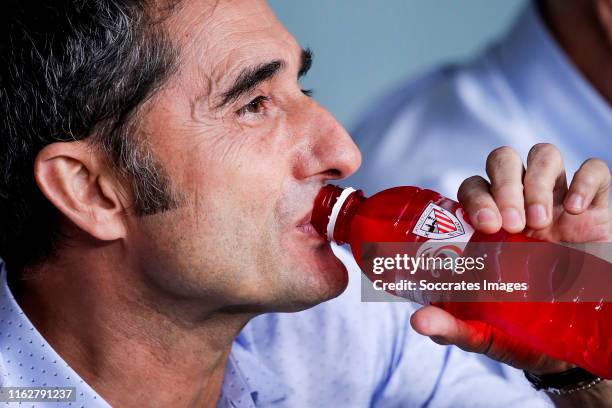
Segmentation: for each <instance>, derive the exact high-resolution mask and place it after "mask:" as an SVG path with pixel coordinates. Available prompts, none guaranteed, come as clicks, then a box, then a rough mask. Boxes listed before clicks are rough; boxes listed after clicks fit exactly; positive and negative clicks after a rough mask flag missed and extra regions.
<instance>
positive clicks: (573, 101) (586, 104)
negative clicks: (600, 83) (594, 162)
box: [491, 1, 612, 151]
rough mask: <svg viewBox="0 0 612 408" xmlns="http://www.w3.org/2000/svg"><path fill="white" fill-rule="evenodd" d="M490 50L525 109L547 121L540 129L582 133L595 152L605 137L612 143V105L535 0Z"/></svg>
mask: <svg viewBox="0 0 612 408" xmlns="http://www.w3.org/2000/svg"><path fill="white" fill-rule="evenodd" d="M491 55H492V57H493V58H494V59H495V60H496V61H497V64H498V65H499V68H500V69H501V70H502V72H503V73H504V77H505V79H506V80H507V81H508V83H509V86H510V88H511V89H512V92H514V93H515V94H516V97H517V100H519V101H520V103H521V104H522V105H523V109H524V111H525V113H526V114H527V115H529V116H531V117H537V118H538V122H539V123H542V124H544V126H543V128H542V129H538V130H540V131H543V132H547V131H550V132H554V133H555V134H560V135H569V136H572V138H573V139H575V140H577V139H578V138H579V139H580V142H581V143H588V144H590V146H589V148H592V149H595V151H599V149H601V148H602V147H605V146H601V143H602V140H607V141H608V143H611V144H612V138H610V134H611V131H612V109H611V108H610V106H609V105H608V103H607V102H606V101H605V99H603V97H602V96H601V95H600V94H599V93H598V92H597V91H596V90H595V89H594V88H593V87H592V86H591V84H590V83H589V82H588V81H587V80H586V79H585V78H584V77H583V76H582V74H581V73H580V72H579V71H578V70H577V68H576V67H575V66H574V65H573V63H572V61H571V60H570V59H569V58H568V57H567V56H566V54H565V53H564V52H563V50H562V49H561V48H560V47H559V45H558V44H557V43H556V41H555V39H554V38H553V36H552V35H551V33H550V32H549V31H548V28H547V27H546V25H545V23H544V21H543V20H542V17H541V16H540V14H539V11H538V6H537V2H536V1H531V2H530V3H529V4H528V6H527V7H526V8H525V10H523V12H522V14H521V15H520V17H519V18H518V19H517V21H516V22H515V23H514V25H513V26H512V28H511V29H510V30H509V32H508V34H507V35H506V37H505V38H504V39H503V40H502V41H501V42H500V43H499V44H498V45H496V46H495V47H493V49H492V53H491ZM545 136H547V135H546V134H544V135H542V137H545Z"/></svg>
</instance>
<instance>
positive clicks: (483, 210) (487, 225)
mask: <svg viewBox="0 0 612 408" xmlns="http://www.w3.org/2000/svg"><path fill="white" fill-rule="evenodd" d="M457 197H458V198H459V203H460V204H461V206H462V207H463V209H464V210H465V211H466V212H467V213H468V216H469V217H470V221H471V223H472V225H473V226H474V228H476V229H477V230H479V231H482V232H484V233H486V234H493V233H495V232H497V231H499V229H500V228H501V225H502V224H501V215H500V214H499V211H498V209H497V205H496V204H495V201H494V200H493V196H491V193H490V192H489V183H488V182H487V181H486V180H485V179H483V178H482V177H480V176H473V177H470V178H467V179H465V180H464V181H463V183H461V186H460V187H459V192H458V193H457Z"/></svg>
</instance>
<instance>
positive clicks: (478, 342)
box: [410, 306, 495, 354]
mask: <svg viewBox="0 0 612 408" xmlns="http://www.w3.org/2000/svg"><path fill="white" fill-rule="evenodd" d="M410 324H411V325H412V328H413V329H414V330H415V331H416V332H417V333H419V334H422V335H424V336H428V337H431V339H432V340H433V341H435V342H436V343H438V344H454V345H456V346H458V347H459V348H461V349H463V350H465V351H471V352H475V353H484V354H487V353H488V352H489V351H490V349H491V347H492V345H493V342H494V337H495V336H494V335H493V329H492V327H491V326H490V325H488V324H486V323H482V322H476V321H470V322H464V321H463V320H459V319H457V318H455V317H454V316H453V315H451V314H450V313H448V312H446V311H444V310H442V309H440V308H439V307H436V306H425V307H422V308H420V309H419V310H417V311H416V312H415V313H413V314H412V316H411V317H410Z"/></svg>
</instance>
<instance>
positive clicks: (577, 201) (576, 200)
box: [567, 193, 583, 210]
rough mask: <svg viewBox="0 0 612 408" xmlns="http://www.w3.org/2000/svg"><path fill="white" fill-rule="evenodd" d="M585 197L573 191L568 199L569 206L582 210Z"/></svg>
mask: <svg viewBox="0 0 612 408" xmlns="http://www.w3.org/2000/svg"><path fill="white" fill-rule="evenodd" d="M582 203H583V199H582V196H581V195H580V194H577V193H572V195H570V196H569V198H568V199H567V206H568V207H569V208H571V209H573V210H581V209H582Z"/></svg>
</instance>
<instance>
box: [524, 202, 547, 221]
mask: <svg viewBox="0 0 612 408" xmlns="http://www.w3.org/2000/svg"><path fill="white" fill-rule="evenodd" d="M527 217H528V219H529V220H530V221H531V222H532V223H534V224H537V225H542V224H545V223H546V220H547V218H548V217H547V215H546V208H544V206H543V205H542V204H531V205H530V206H529V207H528V208H527Z"/></svg>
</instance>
